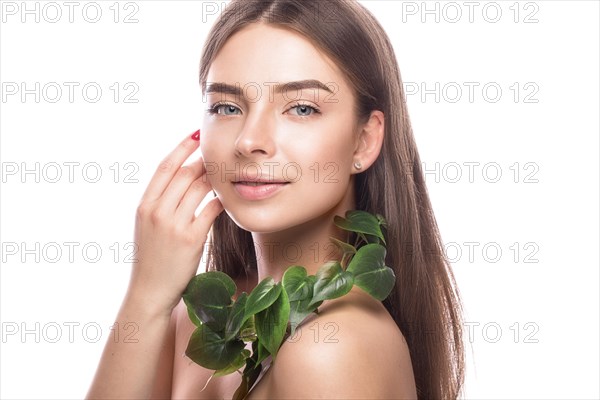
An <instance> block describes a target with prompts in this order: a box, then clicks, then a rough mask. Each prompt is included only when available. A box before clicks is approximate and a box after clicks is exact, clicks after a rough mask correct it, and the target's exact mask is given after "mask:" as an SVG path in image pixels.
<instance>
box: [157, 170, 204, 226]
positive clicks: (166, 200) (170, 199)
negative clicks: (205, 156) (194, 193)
mask: <svg viewBox="0 0 600 400" xmlns="http://www.w3.org/2000/svg"><path fill="white" fill-rule="evenodd" d="M204 172H205V168H204V162H203V161H202V159H199V160H196V161H194V162H193V163H191V164H189V165H184V166H182V167H181V168H179V170H178V171H177V172H176V173H175V176H173V179H171V182H169V185H168V186H167V188H166V189H165V190H164V192H163V194H162V195H161V197H160V200H159V203H158V207H159V208H160V209H161V210H163V211H164V212H165V213H168V214H169V215H170V214H173V213H175V210H176V209H177V207H178V205H179V204H180V203H181V201H182V200H183V197H184V196H185V193H186V192H187V190H188V189H189V187H190V185H192V183H193V182H194V181H196V180H197V179H198V178H200V177H202V176H203V175H204ZM204 179H206V178H204Z"/></svg>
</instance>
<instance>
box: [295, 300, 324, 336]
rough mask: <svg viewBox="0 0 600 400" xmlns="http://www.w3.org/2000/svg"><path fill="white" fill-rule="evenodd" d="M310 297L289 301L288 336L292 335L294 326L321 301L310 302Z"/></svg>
mask: <svg viewBox="0 0 600 400" xmlns="http://www.w3.org/2000/svg"><path fill="white" fill-rule="evenodd" d="M311 303H312V298H310V297H309V298H307V299H304V300H298V301H290V336H294V333H296V328H298V325H300V323H301V322H302V321H304V319H305V318H306V317H308V316H309V315H310V314H311V313H313V312H314V311H315V310H316V309H317V308H318V307H319V306H320V305H321V304H322V303H323V301H319V302H317V303H314V304H311Z"/></svg>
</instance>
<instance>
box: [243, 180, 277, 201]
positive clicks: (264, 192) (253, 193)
mask: <svg viewBox="0 0 600 400" xmlns="http://www.w3.org/2000/svg"><path fill="white" fill-rule="evenodd" d="M287 184H289V182H252V181H249V182H233V187H234V188H235V190H236V191H237V192H238V194H239V195H240V196H241V197H242V198H244V199H246V200H263V199H266V198H269V197H271V196H273V195H274V194H275V193H277V192H278V191H280V190H281V189H282V188H283V187H284V186H285V185H287Z"/></svg>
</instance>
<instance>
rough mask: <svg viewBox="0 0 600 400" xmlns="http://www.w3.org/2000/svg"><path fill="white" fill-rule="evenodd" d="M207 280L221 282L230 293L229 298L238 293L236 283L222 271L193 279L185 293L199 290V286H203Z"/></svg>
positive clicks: (202, 274) (200, 275)
mask: <svg viewBox="0 0 600 400" xmlns="http://www.w3.org/2000/svg"><path fill="white" fill-rule="evenodd" d="M205 279H216V280H218V281H221V282H222V283H223V285H225V288H226V289H227V292H228V293H229V297H232V296H233V295H234V294H235V292H236V286H235V282H234V281H233V279H231V278H230V277H229V275H227V274H226V273H224V272H221V271H208V272H203V273H201V274H198V275H196V276H195V277H193V278H192V279H191V280H190V282H189V283H188V285H187V288H186V289H185V292H184V293H189V292H190V291H196V290H197V289H198V285H199V284H201V283H202V281H203V280H205Z"/></svg>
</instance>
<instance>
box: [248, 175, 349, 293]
mask: <svg viewBox="0 0 600 400" xmlns="http://www.w3.org/2000/svg"><path fill="white" fill-rule="evenodd" d="M353 183H354V180H351V184H350V188H349V190H348V192H347V194H346V196H345V197H344V198H343V199H342V201H340V202H339V203H338V204H337V205H336V206H335V207H334V208H332V209H331V210H330V211H329V212H327V213H325V214H324V215H321V216H319V217H318V218H315V219H313V220H310V221H308V222H305V223H304V224H302V225H298V226H295V227H293V228H290V229H288V230H285V231H280V232H273V233H256V232H253V233H252V238H253V241H254V249H255V253H256V265H257V270H258V277H257V278H258V279H257V281H256V282H257V283H258V282H260V281H261V280H263V279H264V278H266V277H268V276H271V277H273V279H274V280H275V282H280V281H281V278H282V277H283V274H284V272H285V271H286V269H287V268H288V267H289V266H292V265H300V266H302V267H304V268H306V271H307V274H308V275H315V274H316V273H317V270H318V269H319V267H320V266H321V265H323V264H324V263H325V262H327V261H330V260H338V261H339V260H341V257H342V254H341V252H340V250H339V248H338V247H337V246H336V245H335V244H334V243H333V242H331V240H330V239H329V238H330V237H335V238H336V239H339V240H342V241H347V240H348V232H346V231H344V230H342V229H340V228H338V227H337V226H336V225H335V224H334V223H333V217H334V216H335V215H340V216H344V215H345V213H346V211H348V210H352V209H354V208H355V207H356V206H355V201H354V187H353V186H354V185H353Z"/></svg>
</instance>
